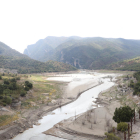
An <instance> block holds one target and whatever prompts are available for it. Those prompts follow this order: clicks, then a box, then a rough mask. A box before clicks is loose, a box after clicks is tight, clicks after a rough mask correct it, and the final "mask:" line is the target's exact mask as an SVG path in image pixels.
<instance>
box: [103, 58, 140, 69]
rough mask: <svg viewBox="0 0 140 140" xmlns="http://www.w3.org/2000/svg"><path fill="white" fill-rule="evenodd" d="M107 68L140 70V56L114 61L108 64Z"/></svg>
mask: <svg viewBox="0 0 140 140" xmlns="http://www.w3.org/2000/svg"><path fill="white" fill-rule="evenodd" d="M106 68H107V69H113V70H129V71H140V57H136V58H133V59H128V60H124V61H121V62H117V63H113V64H111V65H108V66H107V67H106Z"/></svg>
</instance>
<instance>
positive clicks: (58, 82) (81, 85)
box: [0, 71, 138, 140]
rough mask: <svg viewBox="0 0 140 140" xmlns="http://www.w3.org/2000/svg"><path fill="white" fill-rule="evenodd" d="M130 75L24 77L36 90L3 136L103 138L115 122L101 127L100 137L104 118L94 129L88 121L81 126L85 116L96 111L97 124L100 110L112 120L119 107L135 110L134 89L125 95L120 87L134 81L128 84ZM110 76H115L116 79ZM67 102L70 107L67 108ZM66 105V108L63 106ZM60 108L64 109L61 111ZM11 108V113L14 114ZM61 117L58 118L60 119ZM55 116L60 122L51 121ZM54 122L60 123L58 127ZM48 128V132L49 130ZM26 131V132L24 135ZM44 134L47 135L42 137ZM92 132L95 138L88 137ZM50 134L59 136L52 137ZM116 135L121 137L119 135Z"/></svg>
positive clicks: (28, 97)
mask: <svg viewBox="0 0 140 140" xmlns="http://www.w3.org/2000/svg"><path fill="white" fill-rule="evenodd" d="M112 72H113V73H112ZM127 75H129V76H130V77H131V76H132V75H133V72H129V71H128V72H121V71H104V73H102V71H98V72H96V71H79V72H67V73H52V74H50V73H44V74H33V75H26V76H25V77H24V76H23V77H21V80H28V81H30V82H31V83H33V89H32V90H31V91H30V92H29V93H28V94H27V96H26V97H24V99H22V104H21V108H20V109H19V110H17V111H16V112H17V113H18V118H15V120H11V123H10V124H8V125H7V124H5V125H4V126H2V127H1V131H0V136H1V137H2V138H3V139H4V137H5V139H7V138H11V137H14V136H15V135H17V134H18V133H21V134H19V135H18V136H17V137H15V138H14V140H16V139H17V140H18V139H23V140H24V139H38V138H39V139H45V138H47V139H48V140H49V139H50V140H52V139H54V140H57V139H58V140H59V139H60V140H61V138H58V137H62V139H63V138H65V139H74V140H77V139H81V140H82V139H84V137H86V139H88V140H90V139H91V138H92V139H93V138H96V139H97V140H100V139H104V138H105V136H104V132H106V131H108V129H110V128H111V127H113V126H114V127H116V123H114V125H113V126H111V125H110V126H109V127H106V128H104V125H103V128H100V127H99V129H100V132H101V133H100V134H99V133H96V132H98V130H97V131H95V129H96V128H97V127H98V125H100V123H99V122H100V121H101V120H105V118H100V117H98V119H97V122H98V123H97V124H94V123H93V125H92V129H91V123H90V122H89V124H88V121H86V120H85V123H86V125H81V124H82V122H83V116H84V115H86V114H87V113H88V112H90V110H93V111H92V112H93V115H92V117H93V122H94V118H95V115H94V113H95V112H96V116H97V115H98V111H99V112H102V115H103V112H104V113H105V114H106V115H107V114H108V113H109V114H108V115H107V116H106V117H109V115H111V116H113V113H114V110H115V108H116V107H119V106H124V105H127V103H128V105H129V106H131V107H132V108H134V107H136V106H137V102H138V101H136V100H135V99H136V98H134V97H133V96H132V93H133V90H132V89H129V88H128V91H127V92H125V93H123V92H122V90H123V88H119V85H123V87H124V89H125V88H127V86H128V85H129V83H130V80H131V79H129V80H128V81H126V80H125V77H126V76H127ZM111 77H112V78H113V77H114V78H115V77H116V80H115V79H114V78H113V79H112V78H111ZM110 78H111V79H112V80H111V79H110ZM125 86H126V87H125ZM116 89H117V90H116ZM94 90H95V91H94ZM96 92H97V93H96ZM98 94H99V95H98ZM88 96H89V97H88ZM77 97H78V98H77ZM75 99H76V100H75ZM86 100H87V101H86ZM137 100H138V99H137ZM67 103H69V104H68V105H67ZM74 104H75V105H74ZM86 104H87V105H86ZM63 105H65V106H64V107H63ZM60 106H62V107H61V108H60ZM76 106H77V107H76ZM73 107H74V108H73ZM68 108H69V109H68ZM11 109H12V108H11ZM11 109H8V110H9V111H10V112H11V111H12V110H11ZM100 110H101V111H100ZM106 111H107V112H106ZM108 111H109V112H108ZM84 112H86V113H84ZM110 113H111V114H110ZM91 114H92V113H91ZM105 114H104V115H105ZM58 115H59V118H58V117H57V116H58ZM55 116H56V117H57V119H52V118H54V117H55ZM60 116H61V117H60ZM62 116H63V117H62ZM75 116H76V119H75ZM42 117H43V118H42ZM84 118H86V117H84ZM48 119H49V121H50V119H51V123H52V124H49V123H48ZM67 119H68V120H67ZM38 120H39V121H38ZM54 120H56V121H54ZM63 120H65V121H63ZM111 120H112V119H111ZM61 121H62V122H61ZM112 121H113V120H112ZM54 123H56V124H57V123H58V124H57V125H55V124H54ZM110 124H112V123H110ZM32 125H33V126H32ZM96 125H97V126H96ZM32 127H33V128H32ZM68 127H69V129H70V130H69V129H68ZM28 128H29V129H28ZM79 128H80V129H79ZM2 129H4V131H3V130H2ZM47 129H48V131H46V130H47ZM71 129H73V130H71ZM24 130H26V131H25V132H24ZM79 130H80V131H79ZM93 130H94V131H93ZM44 131H46V132H44ZM69 131H70V132H69ZM77 131H79V132H77ZM102 131H103V132H102ZM41 132H44V133H45V134H47V135H44V134H41ZM90 132H91V133H92V135H89V134H90ZM75 133H76V134H75ZM48 134H49V135H52V136H57V137H52V136H49V135H48ZM117 135H118V136H119V137H122V135H121V134H120V133H119V134H117ZM132 136H133V135H132ZM29 137H30V138H29ZM97 137H98V138H97Z"/></svg>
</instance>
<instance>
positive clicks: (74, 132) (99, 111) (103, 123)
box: [44, 86, 120, 140]
mask: <svg viewBox="0 0 140 140" xmlns="http://www.w3.org/2000/svg"><path fill="white" fill-rule="evenodd" d="M114 91H115V86H113V87H111V88H110V89H108V90H106V91H103V92H101V93H100V94H99V95H98V98H97V100H96V101H95V103H96V104H97V105H96V107H97V108H94V109H90V110H89V111H87V112H86V113H83V114H82V115H79V116H74V117H72V118H70V119H68V120H64V121H62V122H60V123H58V124H57V125H55V126H54V127H53V128H51V129H50V130H48V131H45V132H44V133H45V134H47V135H53V136H57V137H61V138H67V139H74V140H76V139H77V137H80V138H78V139H79V140H82V139H83V137H86V139H89V140H90V139H96V140H102V139H104V138H105V135H104V133H105V132H109V131H110V130H111V129H112V127H116V126H117V124H116V123H115V122H114V121H113V120H112V117H113V114H114V111H115V108H116V107H120V102H119V101H117V100H116V99H115V98H112V96H110V93H112V92H114ZM98 106H102V107H98Z"/></svg>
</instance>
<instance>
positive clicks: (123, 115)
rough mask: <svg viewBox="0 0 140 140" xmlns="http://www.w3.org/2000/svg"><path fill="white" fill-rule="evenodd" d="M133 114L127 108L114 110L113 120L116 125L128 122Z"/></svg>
mask: <svg viewBox="0 0 140 140" xmlns="http://www.w3.org/2000/svg"><path fill="white" fill-rule="evenodd" d="M133 113H134V110H132V109H131V108H130V107H129V106H124V107H120V108H116V109H115V112H114V116H113V120H114V121H115V122H117V123H120V122H129V121H130V119H131V118H132V116H133Z"/></svg>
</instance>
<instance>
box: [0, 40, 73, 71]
mask: <svg viewBox="0 0 140 140" xmlns="http://www.w3.org/2000/svg"><path fill="white" fill-rule="evenodd" d="M0 67H1V68H6V69H7V68H8V69H17V70H18V73H39V72H60V71H71V70H76V68H74V67H72V66H70V65H68V64H63V63H60V62H54V61H51V62H46V63H43V62H40V61H36V60H33V59H31V58H29V57H28V56H26V55H24V54H21V53H19V52H17V51H15V50H13V49H11V48H10V47H8V46H7V45H5V44H4V43H2V42H0Z"/></svg>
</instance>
